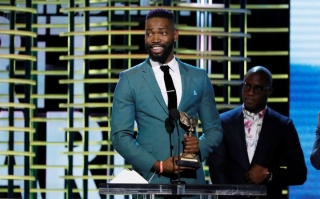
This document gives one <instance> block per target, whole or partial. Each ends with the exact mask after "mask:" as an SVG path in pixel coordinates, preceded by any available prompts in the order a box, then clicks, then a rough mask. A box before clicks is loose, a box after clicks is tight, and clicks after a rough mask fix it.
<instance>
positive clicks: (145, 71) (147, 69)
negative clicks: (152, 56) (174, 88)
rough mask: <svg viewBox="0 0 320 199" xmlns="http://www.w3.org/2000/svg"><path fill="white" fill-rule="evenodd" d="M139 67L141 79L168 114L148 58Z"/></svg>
mask: <svg viewBox="0 0 320 199" xmlns="http://www.w3.org/2000/svg"><path fill="white" fill-rule="evenodd" d="M141 68H142V77H143V79H144V80H145V81H146V83H147V84H148V86H149V88H150V90H151V92H152V94H153V96H154V97H155V98H156V100H157V101H158V103H159V104H160V106H161V107H162V109H163V110H164V111H165V112H166V113H167V114H168V112H169V111H168V107H167V105H166V103H165V101H164V99H163V96H162V94H161V90H160V87H159V85H158V82H157V80H156V77H155V76H154V73H153V70H152V66H151V64H150V62H149V58H148V59H147V60H146V61H145V62H144V63H143V64H142V65H141Z"/></svg>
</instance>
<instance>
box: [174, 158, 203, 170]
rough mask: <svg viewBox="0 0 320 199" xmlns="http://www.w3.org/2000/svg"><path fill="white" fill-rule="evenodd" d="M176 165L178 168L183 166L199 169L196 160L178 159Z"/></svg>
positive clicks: (199, 165)
mask: <svg viewBox="0 0 320 199" xmlns="http://www.w3.org/2000/svg"><path fill="white" fill-rule="evenodd" d="M176 164H177V165H179V166H185V167H193V168H199V167H201V163H200V162H199V161H198V160H197V159H191V160H190V159H180V160H177V161H176Z"/></svg>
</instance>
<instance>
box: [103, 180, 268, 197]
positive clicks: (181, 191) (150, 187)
mask: <svg viewBox="0 0 320 199" xmlns="http://www.w3.org/2000/svg"><path fill="white" fill-rule="evenodd" d="M99 193H100V194H102V195H144V196H146V195H149V197H148V198H154V195H180V196H184V195H188V196H190V195H194V196H195V195H198V196H202V197H203V198H211V197H212V196H219V195H232V196H265V195H266V194H267V188H266V186H265V185H216V184H211V185H209V184H207V185H194V184H123V183H102V184H100V187H99Z"/></svg>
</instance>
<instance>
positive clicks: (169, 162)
mask: <svg viewBox="0 0 320 199" xmlns="http://www.w3.org/2000/svg"><path fill="white" fill-rule="evenodd" d="M198 145H199V141H198V139H197V138H196V137H195V136H190V137H189V136H188V135H187V134H184V149H183V153H192V154H197V153H198V152H199V150H200V149H199V146H198ZM181 155H182V154H180V157H181ZM178 159H179V158H178V156H175V157H169V158H167V159H166V160H163V172H162V175H166V174H168V175H170V174H178V173H179V170H180V172H183V171H185V170H194V169H195V168H193V167H185V166H178V165H177V164H176V161H177V160H178ZM153 168H154V169H155V170H156V171H159V169H160V161H156V162H155V163H154V165H153Z"/></svg>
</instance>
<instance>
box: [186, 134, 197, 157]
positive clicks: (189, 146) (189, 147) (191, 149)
mask: <svg viewBox="0 0 320 199" xmlns="http://www.w3.org/2000/svg"><path fill="white" fill-rule="evenodd" d="M199 150H200V149H199V141H198V139H197V138H196V137H195V136H190V137H189V136H188V134H184V150H183V152H184V153H191V154H197V153H198V152H199Z"/></svg>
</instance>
